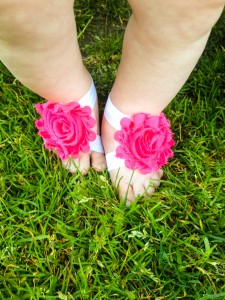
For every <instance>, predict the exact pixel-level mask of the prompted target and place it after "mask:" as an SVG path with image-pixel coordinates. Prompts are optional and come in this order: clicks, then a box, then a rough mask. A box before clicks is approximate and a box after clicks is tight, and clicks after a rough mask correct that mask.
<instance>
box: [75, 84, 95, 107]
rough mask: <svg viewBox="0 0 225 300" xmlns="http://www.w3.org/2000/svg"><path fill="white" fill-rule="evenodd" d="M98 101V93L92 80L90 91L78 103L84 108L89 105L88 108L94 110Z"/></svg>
mask: <svg viewBox="0 0 225 300" xmlns="http://www.w3.org/2000/svg"><path fill="white" fill-rule="evenodd" d="M96 100H97V92H96V88H95V85H94V82H93V80H92V79H91V87H90V89H89V91H88V92H87V94H85V95H84V96H83V97H82V98H81V99H80V100H79V101H78V103H79V104H80V106H81V107H84V106H86V105H87V106H90V107H91V109H93V108H94V106H95V103H96Z"/></svg>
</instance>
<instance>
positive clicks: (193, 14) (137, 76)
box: [0, 0, 225, 204]
mask: <svg viewBox="0 0 225 300" xmlns="http://www.w3.org/2000/svg"><path fill="white" fill-rule="evenodd" d="M129 4H130V5H131V8H132V10H133V15H132V17H131V18H130V20H129V23H128V26H127V29H126V33H125V38H124V44H123V53H122V59H121V63H120V66H119V69H118V73H117V77H116V79H115V83H114V85H113V87H112V91H111V99H112V102H113V104H114V105H115V106H116V107H117V108H118V109H119V110H120V111H122V112H123V113H125V114H133V113H137V112H147V113H150V114H152V115H158V114H160V112H162V110H163V109H164V108H165V107H166V106H167V105H168V104H169V102H170V101H171V100H172V99H173V98H174V96H175V95H176V94H177V93H178V92H179V90H180V88H181V87H182V86H183V84H184V83H185V81H186V80H187V78H188V76H189V75H190V73H191V71H192V70H193V68H194V66H195V65H196V63H197V61H198V59H199V57H200V56H201V54H202V52H203V50H204V47H205V45H206V42H207V40H208V37H209V34H210V31H211V29H212V27H213V25H214V24H215V23H216V21H217V20H218V18H219V16H220V14H221V12H222V10H223V7H224V4H225V1H224V0H223V1H222V0H201V1H199V0H190V1H180V0H142V1H137V0H130V1H129ZM43 8H44V9H43ZM0 12H1V13H0V59H1V60H2V62H3V63H4V64H5V65H6V67H8V68H9V70H10V71H11V72H12V73H13V74H14V75H15V77H16V78H17V79H18V80H19V81H21V82H22V83H23V84H24V85H25V86H27V87H28V88H30V89H31V90H33V91H34V92H35V93H37V94H38V95H40V96H42V97H44V98H46V99H51V100H52V101H55V102H60V103H67V102H70V101H72V100H74V99H79V98H81V97H82V96H83V95H84V94H85V93H86V92H87V91H88V89H89V87H90V75H89V73H88V72H87V70H86V68H85V67H84V65H83V62H82V58H81V54H80V50H79V46H78V43H77V40H76V24H75V20H74V14H73V0H55V1H53V0H49V1H44V0H33V1H29V0H24V1H22V2H21V1H19V0H12V1H8V0H0ZM15 12H16V13H15ZM12 16H13V18H12ZM27 24H29V26H28V25H27ZM93 115H94V116H95V117H96V119H97V120H98V108H97V106H96V107H95V109H94V112H93ZM95 130H96V132H99V126H96V128H95ZM114 131H115V129H114V128H112V127H111V126H110V125H109V124H108V122H107V121H106V120H105V119H104V118H103V123H102V139H103V145H104V148H105V152H106V153H108V152H111V151H113V150H114V147H115V146H114V142H113V134H114ZM75 163H76V165H77V166H78V167H79V169H80V170H81V172H82V173H83V174H86V173H87V172H88V169H89V167H90V165H91V166H92V167H94V168H95V169H96V170H97V171H100V170H101V169H103V168H105V167H106V163H105V158H104V155H103V154H99V153H96V152H90V153H87V154H84V153H81V154H80V157H79V159H77V160H76V161H75ZM162 175H163V172H162V170H159V171H157V172H154V173H150V174H147V175H141V174H140V173H139V171H134V172H133V171H132V170H129V169H127V168H121V169H120V170H119V171H118V170H113V171H111V172H110V177H111V180H112V183H113V184H114V185H118V189H119V194H120V196H121V197H122V198H125V195H126V198H127V203H128V204H129V203H130V202H133V201H134V200H135V198H136V197H137V195H139V194H146V195H150V194H152V193H153V192H154V190H155V187H156V186H158V185H159V180H160V178H161V177H162ZM131 177H132V179H131ZM116 178H117V179H120V180H119V181H117V179H116Z"/></svg>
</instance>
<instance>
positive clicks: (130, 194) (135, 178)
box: [102, 117, 163, 205]
mask: <svg viewBox="0 0 225 300" xmlns="http://www.w3.org/2000/svg"><path fill="white" fill-rule="evenodd" d="M115 131H116V130H115V128H113V127H112V126H111V125H110V124H109V123H108V121H107V120H106V118H105V117H103V122H102V142H103V146H104V149H105V153H106V154H107V153H110V152H112V151H115V147H116V142H115V140H114V133H115ZM109 174H110V178H111V181H112V184H113V185H114V186H116V187H118V191H119V195H120V197H121V198H122V199H123V200H125V201H126V204H127V205H129V204H131V203H132V202H134V201H135V199H136V197H137V196H138V195H145V196H149V195H151V194H153V193H154V192H155V188H156V187H158V186H159V185H160V178H161V177H162V176H163V171H162V170H161V169H160V170H158V171H156V172H153V173H149V174H141V173H140V172H139V171H138V170H131V169H128V168H127V167H120V168H119V169H114V170H111V171H110V172H109Z"/></svg>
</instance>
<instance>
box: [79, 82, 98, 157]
mask: <svg viewBox="0 0 225 300" xmlns="http://www.w3.org/2000/svg"><path fill="white" fill-rule="evenodd" d="M96 100H97V92H96V88H95V85H94V82H93V80H92V79H91V87H90V89H89V91H88V92H87V94H85V95H84V96H83V97H82V98H81V99H80V100H79V101H78V103H79V104H80V106H81V107H84V106H90V107H91V109H92V110H93V109H94V107H95V103H96ZM90 149H91V151H95V152H99V153H104V149H103V146H102V140H101V137H100V136H99V135H97V136H96V139H95V140H94V141H93V142H90Z"/></svg>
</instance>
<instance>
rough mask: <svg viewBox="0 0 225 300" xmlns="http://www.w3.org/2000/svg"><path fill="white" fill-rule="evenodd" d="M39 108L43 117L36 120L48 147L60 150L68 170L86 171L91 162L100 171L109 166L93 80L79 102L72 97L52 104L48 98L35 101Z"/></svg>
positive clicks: (59, 154)
mask: <svg viewBox="0 0 225 300" xmlns="http://www.w3.org/2000/svg"><path fill="white" fill-rule="evenodd" d="M36 109H37V111H38V113H39V114H40V115H41V119H39V120H37V121H36V122H35V124H36V126H37V128H38V129H39V135H40V136H42V138H43V139H44V144H45V147H46V148H47V149H49V150H53V151H54V152H55V153H57V154H58V156H59V157H60V158H61V160H62V164H63V166H64V167H65V168H66V169H67V170H69V171H70V172H72V173H75V172H77V171H78V170H79V171H80V172H81V173H82V174H83V175H86V174H87V173H88V170H89V168H90V167H91V166H92V167H93V168H94V169H95V170H96V171H98V172H100V171H102V170H103V169H105V168H106V160H105V155H104V149H103V147H102V143H101V138H100V128H99V116H98V102H97V94H96V90H95V86H94V83H93V82H92V84H91V88H90V89H89V91H88V92H87V93H85V94H84V96H83V97H81V98H80V100H79V101H78V102H77V103H76V102H74V101H73V102H71V101H69V102H64V103H61V104H58V103H55V104H52V102H50V101H48V102H47V103H45V104H38V105H36ZM90 115H91V116H90ZM95 121H96V122H95ZM93 126H94V127H93ZM94 133H96V138H95V135H94ZM89 150H90V151H89ZM68 157H69V158H68Z"/></svg>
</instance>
